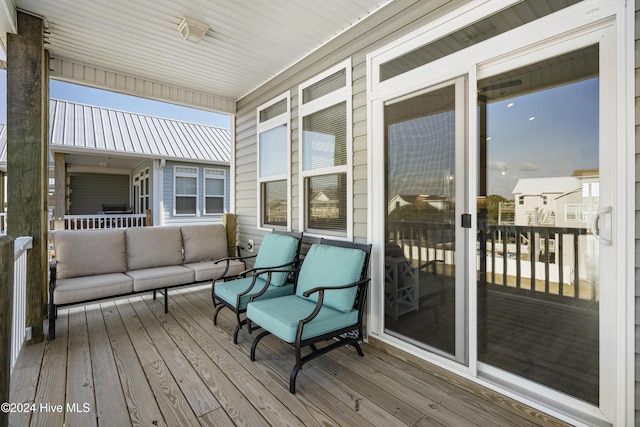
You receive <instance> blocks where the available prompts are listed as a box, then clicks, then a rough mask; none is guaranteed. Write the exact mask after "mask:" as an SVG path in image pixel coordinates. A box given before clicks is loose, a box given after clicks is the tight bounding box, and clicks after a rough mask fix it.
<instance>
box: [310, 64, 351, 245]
mask: <svg viewBox="0 0 640 427" xmlns="http://www.w3.org/2000/svg"><path fill="white" fill-rule="evenodd" d="M298 99H300V100H301V105H300V117H299V129H300V130H299V132H300V133H299V140H300V165H301V168H302V171H301V174H300V178H301V185H300V188H301V194H300V198H301V200H302V201H303V208H302V209H301V215H302V217H301V219H300V221H301V223H302V224H303V227H304V230H305V231H306V232H311V233H314V232H315V233H317V234H321V235H331V236H339V237H346V238H347V239H350V238H351V234H352V229H351V228H352V227H351V210H352V209H351V199H352V197H351V185H352V184H351V180H352V178H351V152H352V149H351V61H350V60H347V61H345V62H343V63H341V64H338V65H337V66H335V67H333V68H331V69H329V70H327V71H325V72H324V73H322V74H321V75H319V76H316V77H315V78H314V79H312V80H310V81H308V82H306V83H304V84H302V85H301V86H300V88H299V97H298Z"/></svg>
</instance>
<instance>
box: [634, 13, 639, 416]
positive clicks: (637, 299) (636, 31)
mask: <svg viewBox="0 0 640 427" xmlns="http://www.w3.org/2000/svg"><path fill="white" fill-rule="evenodd" d="M635 6H636V14H635V44H636V48H635V52H636V57H635V69H636V77H635V97H636V102H635V105H636V114H635V118H636V123H635V125H636V224H635V225H636V230H635V233H636V234H635V237H636V263H635V271H636V274H635V276H636V280H635V288H636V292H635V295H636V301H635V303H636V326H635V336H636V339H635V343H636V358H635V359H636V360H635V376H636V377H635V403H636V408H635V418H636V419H635V423H636V425H638V423H640V108H639V107H640V55H639V54H640V0H636V2H635Z"/></svg>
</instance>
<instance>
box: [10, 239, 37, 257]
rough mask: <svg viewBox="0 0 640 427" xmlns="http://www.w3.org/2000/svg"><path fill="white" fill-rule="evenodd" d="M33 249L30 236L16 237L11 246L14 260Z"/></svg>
mask: <svg viewBox="0 0 640 427" xmlns="http://www.w3.org/2000/svg"><path fill="white" fill-rule="evenodd" d="M32 247H33V237H31V236H20V237H18V238H17V239H16V240H15V242H14V244H13V253H14V255H15V257H16V258H18V257H19V256H20V255H22V254H23V253H24V252H25V251H26V250H27V249H31V248H32Z"/></svg>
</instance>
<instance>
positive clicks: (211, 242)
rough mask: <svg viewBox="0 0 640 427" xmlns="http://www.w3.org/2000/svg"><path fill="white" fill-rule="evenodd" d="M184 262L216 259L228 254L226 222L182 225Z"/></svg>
mask: <svg viewBox="0 0 640 427" xmlns="http://www.w3.org/2000/svg"><path fill="white" fill-rule="evenodd" d="M180 231H181V232H182V243H183V245H184V262H186V263H189V262H200V261H215V260H217V259H220V258H224V257H226V256H228V254H227V230H226V228H225V226H224V224H198V225H185V226H183V227H180Z"/></svg>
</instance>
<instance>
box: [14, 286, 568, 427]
mask: <svg viewBox="0 0 640 427" xmlns="http://www.w3.org/2000/svg"><path fill="white" fill-rule="evenodd" d="M169 302H170V304H169V310H170V312H169V313H166V314H165V313H164V305H163V301H162V299H160V300H153V299H152V297H151V296H150V295H149V296H147V295H143V296H137V297H133V298H128V299H120V300H116V301H107V302H103V303H100V304H93V305H88V306H86V307H73V308H71V309H65V310H60V312H59V316H58V320H57V338H56V339H55V340H52V341H46V342H45V343H41V344H37V345H29V346H26V347H25V348H24V349H23V352H22V353H21V355H20V358H19V359H18V363H17V365H16V369H15V370H14V373H13V375H12V382H11V390H12V393H11V399H12V402H34V403H35V404H36V405H40V404H41V403H48V404H52V405H57V404H60V405H62V406H63V407H64V408H65V409H66V406H67V404H68V403H69V404H73V403H76V404H78V405H80V406H79V408H80V409H83V406H82V405H83V404H84V403H88V404H89V407H90V408H89V409H90V411H89V412H86V413H85V412H82V411H78V412H76V413H68V412H67V411H63V412H62V413H54V412H46V411H39V410H37V411H34V412H33V413H29V414H12V416H11V417H10V421H11V425H16V426H26V425H32V426H40V425H63V423H67V425H100V426H108V425H114V426H115V425H118V426H124V425H168V426H174V425H181V426H182V425H202V426H221V425H238V426H270V425H271V426H320V425H323V426H332V425H333V426H342V425H349V426H373V425H385V426H387V425H388V426H401V425H411V426H438V425H443V426H453V425H455V426H484V425H494V426H512V425H531V426H536V425H538V426H543V425H544V426H547V425H563V424H562V423H561V422H560V421H558V420H556V419H553V418H551V417H549V416H547V415H546V414H543V413H540V412H538V411H535V410H533V409H532V408H528V407H526V406H524V405H522V404H520V403H517V402H515V401H513V400H511V399H509V398H507V397H505V396H502V395H500V394H498V393H495V392H493V391H491V390H488V389H485V388H483V387H481V386H479V385H477V384H475V383H472V382H470V381H467V380H465V379H464V378H461V377H458V376H455V375H453V374H451V373H449V372H447V371H445V370H443V369H440V368H437V367H435V366H433V365H430V364H428V363H426V362H424V361H419V360H415V359H414V358H413V357H410V356H407V355H405V354H402V355H400V354H393V353H394V352H393V351H384V350H383V349H381V348H378V347H379V345H380V344H379V343H374V345H373V346H372V345H369V344H364V345H363V350H364V352H365V357H364V358H361V357H359V356H358V355H357V353H356V352H355V350H354V349H353V348H344V349H340V350H336V351H333V352H330V353H328V354H326V355H324V356H322V357H320V358H318V359H315V360H313V361H312V362H310V363H308V364H307V365H305V367H304V369H302V370H301V371H300V373H299V375H298V383H297V393H296V394H295V395H292V394H291V393H289V387H288V381H289V372H290V369H291V366H292V364H293V361H294V357H293V352H292V351H291V348H290V347H289V346H288V345H287V344H284V343H282V342H280V341H279V340H277V339H275V338H274V337H267V338H265V339H264V340H263V341H261V343H260V346H259V347H258V352H257V357H256V361H255V362H251V361H250V360H249V348H250V345H251V341H252V339H253V336H251V335H249V334H248V333H247V332H246V330H243V331H242V332H241V333H240V336H239V344H238V345H234V344H233V343H232V335H233V328H234V326H235V324H234V322H235V316H233V315H232V313H231V312H230V311H229V310H223V311H221V313H220V316H219V319H218V320H219V321H218V325H217V326H214V325H213V323H212V320H211V315H212V313H213V306H212V304H211V298H210V288H209V287H207V286H200V287H193V288H186V289H179V290H174V291H172V292H171V293H170V301H169ZM254 335H255V334H254Z"/></svg>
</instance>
